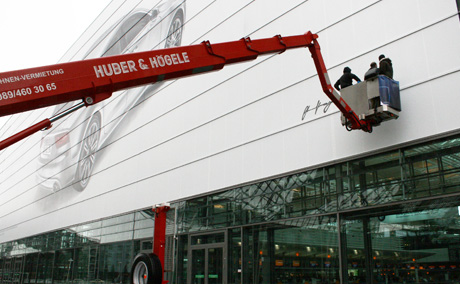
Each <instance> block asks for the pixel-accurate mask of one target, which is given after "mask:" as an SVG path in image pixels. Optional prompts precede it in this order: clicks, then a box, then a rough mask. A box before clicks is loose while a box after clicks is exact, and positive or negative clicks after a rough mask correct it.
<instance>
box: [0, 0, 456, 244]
mask: <svg viewBox="0 0 460 284" xmlns="http://www.w3.org/2000/svg"><path fill="white" fill-rule="evenodd" d="M160 2H161V3H165V2H167V1H153V0H152V1H139V0H138V1H134V0H132V1H126V2H124V1H113V2H112V6H110V7H108V8H107V10H105V11H104V12H103V13H102V14H101V15H100V17H99V18H98V19H97V20H96V21H95V22H94V24H93V26H91V27H90V28H89V29H88V30H87V33H86V34H84V35H83V36H82V37H81V38H80V39H79V41H78V42H77V43H76V44H75V45H74V46H73V47H72V48H71V49H70V50H69V52H68V53H67V54H66V55H65V57H64V59H65V60H73V59H75V58H82V57H83V56H84V55H85V54H87V53H88V52H87V51H88V49H89V48H90V47H91V46H93V45H94V42H95V41H96V40H97V39H98V38H101V35H102V34H103V33H104V31H105V30H107V29H111V27H112V25H113V24H115V23H116V22H118V21H120V19H123V18H126V17H125V16H126V15H129V14H130V13H132V11H137V10H139V9H144V10H145V9H147V10H148V9H150V8H152V7H158V6H157V5H158V4H159V3H160ZM120 5H121V6H120ZM385 15H386V17H387V18H385ZM390 15H391V17H390ZM388 17H390V18H391V20H384V19H389V18H388ZM459 22H460V21H459V18H458V15H457V7H456V3H455V1H451V0H441V1H440V0H427V1H415V0H411V1H397V0H386V1H364V0H361V1H352V0H347V1H343V0H334V1H320V0H310V1H300V0H296V1H284V2H283V1H275V0H273V1H249V0H237V1H225V0H217V1H211V0H209V1H202V0H200V1H198V0H189V1H186V19H185V26H184V33H183V38H182V44H183V45H188V44H198V43H200V42H201V41H203V40H210V41H211V42H212V43H217V42H222V41H232V40H238V39H240V38H241V37H244V36H248V35H249V36H251V38H253V39H257V38H260V37H272V36H274V35H276V34H281V35H285V36H288V35H293V34H302V33H304V32H306V31H308V30H311V31H313V32H319V36H320V37H319V42H320V45H321V47H322V52H323V56H324V59H325V61H326V65H327V66H328V68H329V74H330V77H331V80H332V81H333V82H335V81H336V80H337V78H339V76H340V75H341V73H342V70H343V67H345V66H350V67H351V68H352V69H353V71H354V72H355V73H356V74H357V75H358V76H360V77H361V78H362V77H363V76H364V75H363V74H364V73H365V71H366V70H367V69H368V67H369V63H370V62H372V61H377V58H378V55H379V54H381V53H384V54H386V55H387V56H389V57H390V58H391V59H392V60H393V64H394V68H395V79H396V80H399V81H400V84H401V90H402V92H401V100H402V108H403V111H402V112H401V117H400V118H399V119H398V120H396V121H390V122H386V123H384V124H382V125H381V126H379V127H378V128H375V129H374V132H373V133H372V134H368V133H364V132H358V131H354V132H347V131H346V130H345V128H344V127H342V125H341V124H340V114H339V112H338V110H337V108H336V107H335V106H333V105H330V104H329V100H328V98H327V97H326V96H325V95H324V94H323V93H322V91H321V86H320V84H319V80H318V78H317V76H316V70H315V67H314V64H313V61H312V60H311V56H310V54H309V52H308V50H307V49H300V50H294V51H287V52H285V53H283V54H280V55H274V56H264V57H261V58H259V59H257V60H255V61H252V62H248V63H243V64H239V65H235V66H227V67H225V68H224V69H223V70H221V71H219V72H215V73H211V74H207V75H199V76H193V77H189V78H184V79H181V80H176V81H171V82H164V83H162V84H157V85H156V88H155V87H153V89H150V91H148V92H149V95H148V96H144V97H142V98H141V100H139V101H138V103H139V105H137V106H132V105H131V106H129V108H130V110H129V112H128V113H127V114H126V115H122V116H120V118H118V119H116V118H115V117H116V116H111V113H117V112H116V111H117V110H119V109H123V103H124V102H128V101H129V100H131V98H136V97H138V96H140V94H141V93H143V92H145V90H147V89H148V88H145V87H142V88H139V89H134V90H130V91H128V92H126V93H116V94H114V95H113V99H111V100H110V101H107V102H104V103H102V104H101V105H99V106H97V107H95V108H94V109H91V110H85V111H82V113H81V114H75V115H73V116H72V117H71V118H69V120H67V121H63V122H60V123H58V124H56V125H55V127H53V128H52V129H50V130H48V131H47V132H44V133H42V134H38V135H35V136H32V137H31V138H29V139H27V140H26V141H25V142H21V144H19V145H20V146H13V147H11V148H9V149H7V150H5V151H3V152H1V153H0V171H1V174H2V178H1V180H0V242H4V241H7V240H11V239H15V238H20V237H24V236H28V235H33V234H38V233H40V232H45V231H49V230H53V229H57V228H62V227H66V226H70V225H74V224H77V223H81V222H85V221H89V220H94V219H98V218H102V217H107V216H111V215H115V214H120V213H123V212H127V211H132V210H137V209H139V208H144V207H148V206H152V205H154V204H157V203H162V202H170V201H174V200H179V199H184V198H189V197H191V196H197V195H202V194H206V193H208V192H213V191H216V190H220V189H225V188H231V187H235V186H238V185H241V184H247V183H250V182H253V181H256V180H261V179H267V178H270V177H272V176H278V175H281V174H284V173H288V172H292V171H299V170H302V169H307V168H314V167H316V166H318V165H323V164H330V163H333V162H336V161H342V160H345V159H351V158H353V157H356V156H359V155H363V154H367V153H373V152H375V151H378V150H379V149H382V148H391V147H398V146H399V145H401V144H403V143H409V142H411V141H416V140H420V139H425V138H427V137H432V136H435V135H441V134H444V133H448V132H458V131H459V126H460V125H459V123H458V121H459V119H460V117H459V116H460V114H458V111H457V106H458V105H460V96H458V95H457V94H456V92H457V91H456V88H457V86H456V85H457V84H456V82H457V81H458V80H460V72H459V71H460V70H459V69H460V54H459V53H458V50H460V33H459ZM158 45H160V46H164V42H162V39H158V41H155V40H152V42H151V43H150V42H149V44H148V46H150V47H155V46H158ZM102 47H103V45H100V47H98V48H96V49H95V50H94V51H93V52H92V53H90V57H91V56H97V54H100V53H101V50H102V49H103V48H102ZM144 48H145V46H144ZM85 50H86V51H85ZM307 107H308V108H309V110H310V111H308V112H307V113H304V112H305V110H306V108H307ZM43 112H46V113H47V114H49V113H51V112H52V108H50V109H44V110H37V111H33V112H30V113H25V114H20V115H15V116H12V117H11V119H10V120H8V121H6V122H5V119H4V118H3V119H1V121H2V122H5V123H6V124H5V125H9V126H10V127H6V126H3V127H2V128H0V134H1V135H2V136H6V135H9V134H11V133H14V132H17V131H18V130H20V129H23V128H25V127H26V126H28V125H30V124H32V123H33V122H34V121H38V119H39V118H44V117H46V116H43ZM94 113H101V114H102V124H103V129H102V132H103V135H108V134H110V135H108V136H103V137H104V140H103V142H104V143H103V144H101V145H100V147H99V148H98V152H97V155H96V158H95V161H96V162H95V167H94V169H93V171H92V176H91V179H90V181H89V183H88V185H87V187H86V188H84V189H83V190H80V191H78V190H75V189H74V188H73V186H72V183H74V182H75V181H68V180H66V181H65V182H64V181H63V180H62V177H63V176H65V177H67V178H70V179H71V178H72V177H73V176H74V175H75V168H76V166H75V162H72V163H68V161H69V160H71V158H65V157H64V156H61V158H60V159H61V160H60V161H59V163H57V164H58V165H56V166H53V167H52V166H50V164H47V165H43V164H41V163H39V159H38V157H40V155H44V154H41V151H43V149H42V150H40V144H41V141H42V138H43V139H46V137H54V136H53V135H55V134H56V133H58V132H59V131H60V130H62V129H67V128H68V127H70V126H69V125H71V123H70V122H71V121H75V120H78V119H81V120H82V122H81V124H79V125H78V126H71V127H70V128H69V129H67V130H66V131H68V133H69V135H70V136H69V137H70V138H69V139H70V145H71V149H80V148H79V147H80V140H81V138H80V134H79V132H80V131H83V130H84V128H85V127H86V123H87V122H88V121H89V118H90V117H91V115H93V114H94ZM117 115H119V114H118V113H117ZM93 117H94V115H93ZM77 118H78V119H77ZM112 120H113V121H112ZM114 126H116V127H114ZM112 127H114V128H113V129H112ZM71 152H72V153H73V152H76V153H77V154H78V151H73V150H70V151H69V152H68V153H69V155H70V153H71ZM44 177H45V178H44ZM56 181H59V182H62V188H60V189H59V188H58V189H56V188H55V189H54V190H53V187H52V186H50V184H51V185H52V184H53V183H55V182H56Z"/></svg>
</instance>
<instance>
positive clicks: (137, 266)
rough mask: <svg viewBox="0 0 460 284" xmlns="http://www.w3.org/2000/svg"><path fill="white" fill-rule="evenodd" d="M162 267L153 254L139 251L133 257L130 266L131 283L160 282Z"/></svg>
mask: <svg viewBox="0 0 460 284" xmlns="http://www.w3.org/2000/svg"><path fill="white" fill-rule="evenodd" d="M162 281H163V269H162V268H161V262H160V259H159V258H158V257H157V256H156V255H155V254H153V253H152V254H145V253H141V254H138V255H137V256H136V258H134V262H133V266H132V267H131V282H130V283H131V284H161V283H162Z"/></svg>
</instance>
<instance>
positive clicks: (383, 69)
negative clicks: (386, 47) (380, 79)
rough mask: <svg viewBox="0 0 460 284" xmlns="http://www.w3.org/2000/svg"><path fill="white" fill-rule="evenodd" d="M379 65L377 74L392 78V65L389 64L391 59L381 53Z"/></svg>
mask: <svg viewBox="0 0 460 284" xmlns="http://www.w3.org/2000/svg"><path fill="white" fill-rule="evenodd" d="M379 65H380V66H379V74H380V75H385V76H387V77H388V78H390V79H393V65H392V64H391V59H390V58H386V57H385V55H383V54H382V55H380V56H379Z"/></svg>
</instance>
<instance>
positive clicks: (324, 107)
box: [302, 100, 332, 120]
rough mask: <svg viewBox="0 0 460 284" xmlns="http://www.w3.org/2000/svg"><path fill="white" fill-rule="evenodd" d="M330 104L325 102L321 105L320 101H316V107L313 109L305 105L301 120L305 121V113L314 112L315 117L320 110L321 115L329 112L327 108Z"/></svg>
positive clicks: (330, 102)
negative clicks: (321, 110)
mask: <svg viewBox="0 0 460 284" xmlns="http://www.w3.org/2000/svg"><path fill="white" fill-rule="evenodd" d="M331 104H332V101H329V102H326V103H321V101H320V100H318V101H317V102H316V106H315V107H313V108H312V107H311V105H307V106H306V107H305V109H304V111H303V114H302V120H304V119H305V116H306V115H307V113H308V112H310V111H315V115H317V114H318V110H319V109H320V108H322V109H323V113H327V112H328V110H329V107H330V106H331Z"/></svg>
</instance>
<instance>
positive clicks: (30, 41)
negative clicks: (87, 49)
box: [0, 0, 111, 72]
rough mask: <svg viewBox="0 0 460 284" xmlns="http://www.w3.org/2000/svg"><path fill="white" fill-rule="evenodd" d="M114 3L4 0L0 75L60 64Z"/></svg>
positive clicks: (1, 5) (0, 4)
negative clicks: (77, 41) (89, 27)
mask: <svg viewBox="0 0 460 284" xmlns="http://www.w3.org/2000/svg"><path fill="white" fill-rule="evenodd" d="M110 2H111V0H1V2H0V27H1V36H0V38H1V41H0V72H6V71H12V70H18V69H25V68H30V67H37V66H42V65H51V64H55V63H57V62H58V61H59V59H60V58H61V57H62V56H63V55H64V53H65V52H66V51H67V50H68V49H69V48H70V46H71V45H72V44H73V43H74V42H75V41H76V40H77V39H78V38H79V37H80V35H81V34H82V33H83V32H84V31H85V30H86V28H87V27H88V26H89V25H90V24H91V23H92V22H93V20H94V19H95V18H96V17H97V16H98V15H99V14H100V13H101V12H102V10H104V8H105V7H106V6H107V5H108V4H109V3H110Z"/></svg>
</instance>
